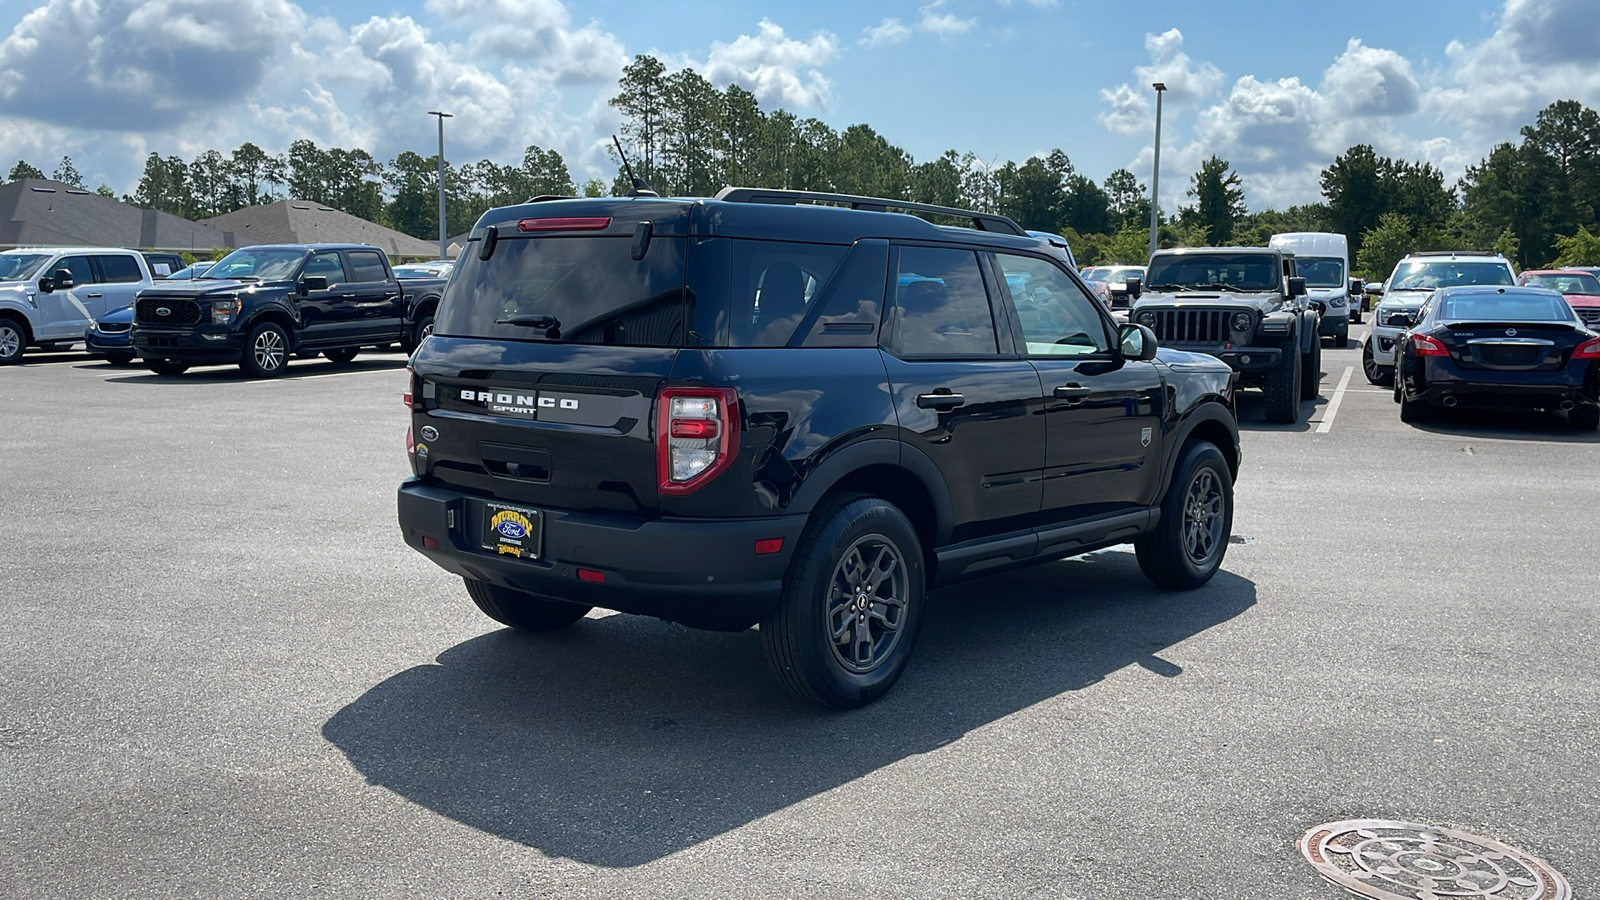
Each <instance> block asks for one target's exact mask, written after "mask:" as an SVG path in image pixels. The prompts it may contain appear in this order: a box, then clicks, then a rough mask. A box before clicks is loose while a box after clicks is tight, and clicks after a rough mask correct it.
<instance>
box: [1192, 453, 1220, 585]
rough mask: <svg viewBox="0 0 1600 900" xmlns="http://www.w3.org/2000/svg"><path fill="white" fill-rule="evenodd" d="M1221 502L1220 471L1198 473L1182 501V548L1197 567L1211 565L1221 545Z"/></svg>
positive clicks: (1205, 470)
mask: <svg viewBox="0 0 1600 900" xmlns="http://www.w3.org/2000/svg"><path fill="white" fill-rule="evenodd" d="M1222 504H1223V499H1222V482H1221V481H1220V480H1219V479H1218V478H1217V473H1215V472H1213V471H1211V470H1210V469H1201V470H1200V471H1198V472H1196V473H1195V476H1194V480H1193V481H1191V482H1190V483H1189V492H1188V494H1186V495H1185V497H1184V500H1183V549H1184V552H1186V553H1188V554H1189V561H1190V562H1192V563H1194V564H1195V565H1196V566H1199V567H1204V566H1205V565H1206V564H1208V563H1209V562H1210V561H1211V557H1212V556H1213V555H1214V554H1215V553H1216V552H1217V549H1218V548H1219V547H1221V546H1222V519H1223V508H1222Z"/></svg>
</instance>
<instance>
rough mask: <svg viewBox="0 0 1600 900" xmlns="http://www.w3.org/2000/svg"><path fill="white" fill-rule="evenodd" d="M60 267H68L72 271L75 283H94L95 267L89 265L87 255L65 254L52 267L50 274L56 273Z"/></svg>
mask: <svg viewBox="0 0 1600 900" xmlns="http://www.w3.org/2000/svg"><path fill="white" fill-rule="evenodd" d="M58 269H66V270H67V271H68V272H71V273H72V283H73V284H94V283H95V278H94V269H93V268H92V267H91V266H90V265H89V257H87V256H63V257H62V258H61V259H59V260H57V261H56V264H55V265H53V266H51V267H50V274H51V275H54V274H55V273H56V271H57V270H58Z"/></svg>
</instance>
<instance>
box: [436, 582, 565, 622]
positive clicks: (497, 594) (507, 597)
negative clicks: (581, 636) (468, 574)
mask: <svg viewBox="0 0 1600 900" xmlns="http://www.w3.org/2000/svg"><path fill="white" fill-rule="evenodd" d="M462 581H465V582H466V583H467V596H468V597H471V598H472V602H473V603H476V604H477V605H478V609H480V610H482V611H483V614H484V615H486V616H488V617H489V618H491V619H493V620H495V621H496V622H499V623H500V624H501V625H507V626H510V627H512V628H515V629H517V630H519V631H555V630H557V629H560V628H565V627H567V626H568V625H571V624H572V623H573V622H576V621H578V620H579V619H581V618H583V617H584V616H586V615H588V614H589V610H591V609H594V607H592V606H584V605H583V604H581V603H566V602H564V601H561V600H545V599H543V598H540V597H535V596H534V595H532V594H525V593H523V592H522V591H514V590H512V589H511V588H505V587H500V586H499V585H495V584H489V583H487V582H483V581H478V580H476V579H472V578H463V579H462Z"/></svg>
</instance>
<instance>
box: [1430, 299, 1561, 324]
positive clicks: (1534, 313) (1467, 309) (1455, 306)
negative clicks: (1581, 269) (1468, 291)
mask: <svg viewBox="0 0 1600 900" xmlns="http://www.w3.org/2000/svg"><path fill="white" fill-rule="evenodd" d="M1439 318H1441V319H1444V320H1445V321H1447V322H1452V321H1454V322H1459V321H1467V322H1569V321H1572V319H1573V314H1572V307H1570V306H1568V305H1567V301H1565V300H1563V299H1561V298H1560V297H1552V296H1550V295H1548V294H1547V295H1545V296H1543V297H1529V296H1526V295H1522V294H1485V295H1479V296H1473V297H1446V298H1445V301H1444V304H1443V305H1442V306H1441V308H1440V309H1439Z"/></svg>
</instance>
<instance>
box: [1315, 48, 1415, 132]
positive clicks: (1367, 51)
mask: <svg viewBox="0 0 1600 900" xmlns="http://www.w3.org/2000/svg"><path fill="white" fill-rule="evenodd" d="M1321 93H1322V94H1323V95H1324V96H1326V97H1327V98H1328V99H1329V100H1330V101H1331V102H1332V103H1333V104H1334V108H1335V109H1336V110H1337V111H1338V112H1341V113H1343V114H1346V115H1352V116H1404V115H1409V114H1411V113H1413V112H1416V111H1417V107H1418V105H1419V102H1420V98H1421V94H1422V88H1421V86H1420V85H1418V84H1417V78H1416V76H1415V75H1414V74H1412V71H1411V63H1410V62H1409V61H1407V60H1406V58H1405V57H1403V56H1401V55H1400V54H1398V53H1396V52H1394V51H1393V50H1380V49H1378V48H1377V47H1367V46H1364V45H1363V44H1362V43H1361V41H1360V40H1358V39H1356V38H1351V39H1350V42H1349V43H1348V44H1346V45H1345V51H1344V53H1342V54H1340V56H1339V58H1338V59H1336V60H1334V61H1333V65H1331V66H1329V67H1328V70H1327V71H1326V72H1324V73H1323V74H1322V90H1321Z"/></svg>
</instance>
